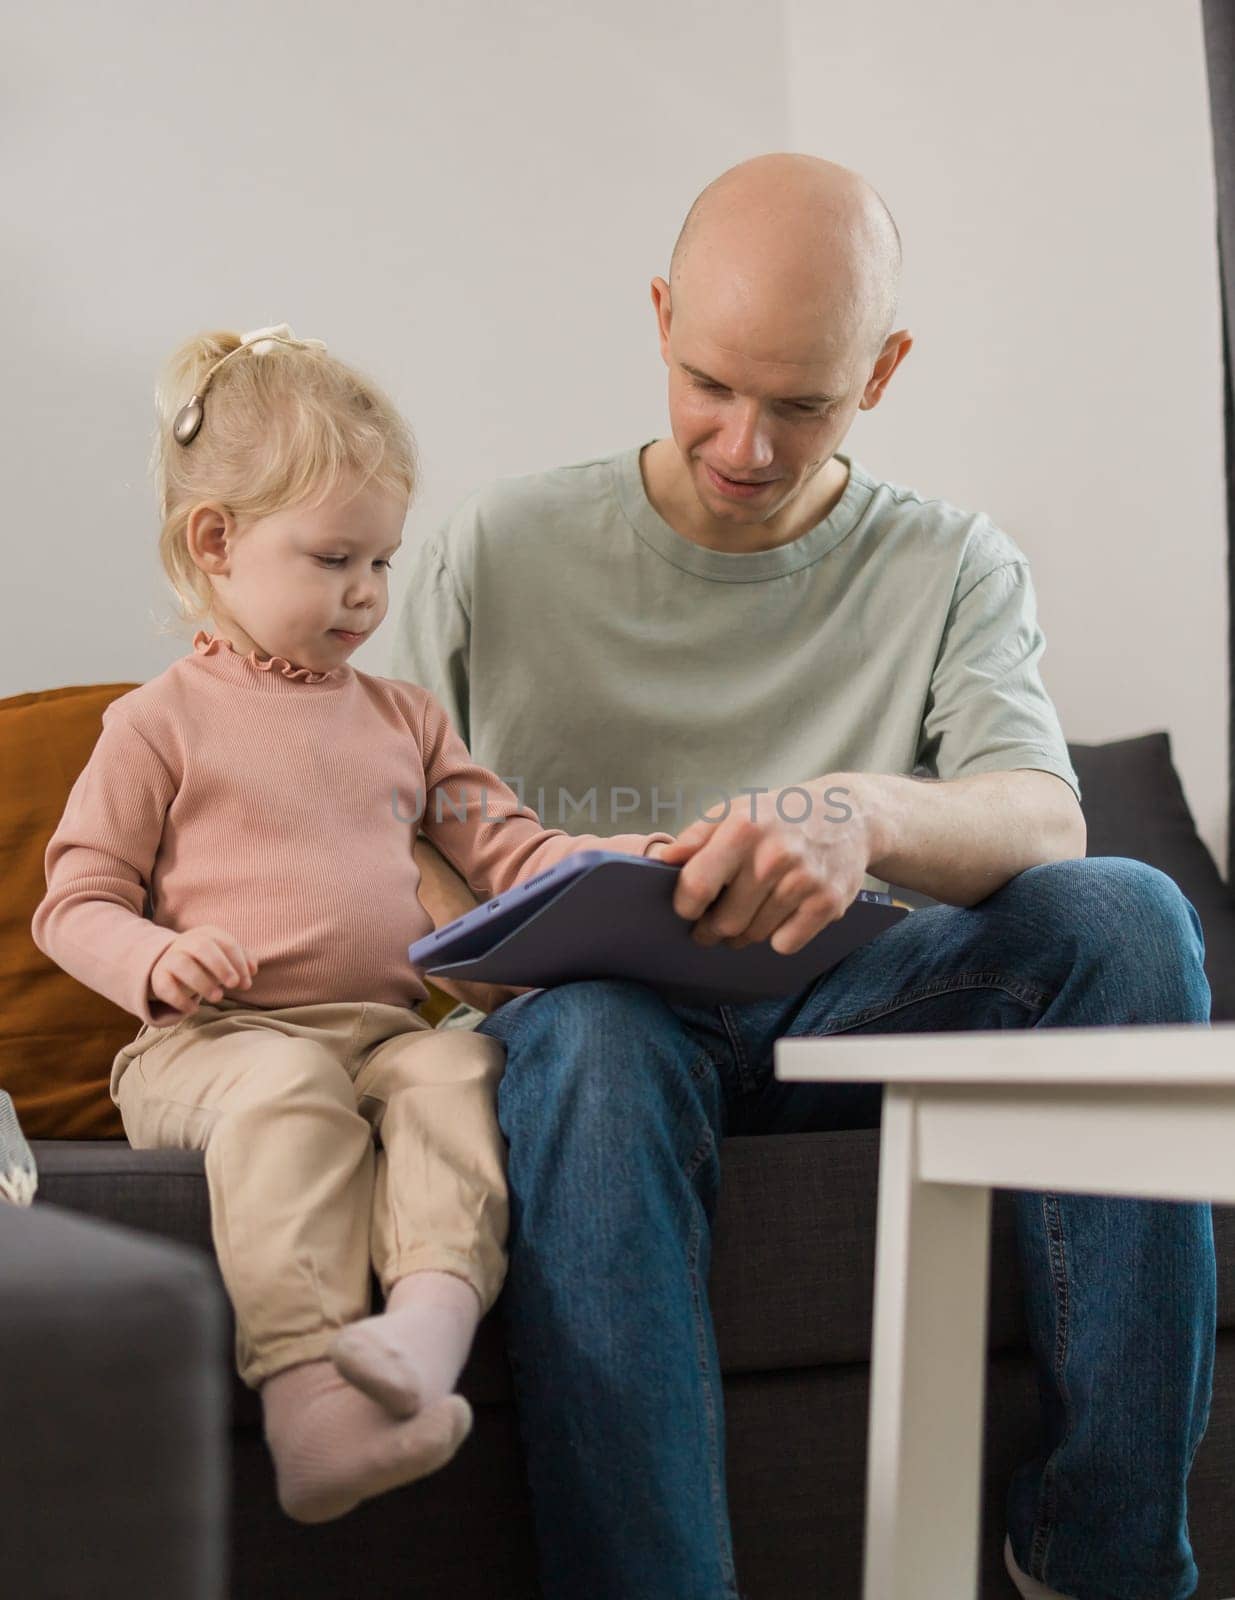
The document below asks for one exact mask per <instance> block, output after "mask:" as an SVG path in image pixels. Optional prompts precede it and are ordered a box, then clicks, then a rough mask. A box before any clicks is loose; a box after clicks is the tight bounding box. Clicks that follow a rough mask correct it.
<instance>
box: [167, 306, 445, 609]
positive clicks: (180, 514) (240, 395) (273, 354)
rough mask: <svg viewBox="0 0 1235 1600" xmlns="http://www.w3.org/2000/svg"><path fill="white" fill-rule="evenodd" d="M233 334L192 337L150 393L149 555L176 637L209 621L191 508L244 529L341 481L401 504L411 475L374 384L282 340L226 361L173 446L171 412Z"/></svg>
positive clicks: (402, 439) (408, 441)
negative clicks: (190, 536)
mask: <svg viewBox="0 0 1235 1600" xmlns="http://www.w3.org/2000/svg"><path fill="white" fill-rule="evenodd" d="M242 342H243V335H241V334H239V333H234V332H225V333H202V334H198V335H196V336H195V337H194V338H191V339H187V340H186V341H185V342H184V343H183V344H182V345H180V347H179V348H178V349H177V350H176V351H175V352H174V353H173V354H172V355H171V356H170V357H169V358H168V360H167V362H166V364H165V366H164V368H163V372H162V374H161V376H160V378H159V382H158V384H157V387H156V389H155V407H156V411H157V423H156V429H155V439H154V449H153V451H152V454H151V472H152V475H153V477H154V480H155V486H156V490H157V494H158V505H159V515H160V517H161V519H162V527H161V530H160V533H159V559H160V561H161V562H162V564H163V571H164V573H165V574H166V576H167V579H168V582H169V583H170V584H171V586H172V589H173V590H174V592H175V595H176V599H177V602H178V606H177V610H178V617H179V622H178V624H173V625H172V626H171V627H170V628H168V627H165V628H163V629H162V630H161V631H163V632H178V631H179V630H180V628H181V627H183V626H184V625H185V624H190V625H196V624H198V623H201V622H203V621H204V620H205V619H206V618H207V617H209V615H210V614H211V610H212V608H213V604H214V595H213V590H212V586H211V583H210V579H209V577H208V576H207V574H206V573H204V572H203V571H202V570H201V568H200V567H199V566H198V565H197V563H196V562H195V561H194V560H193V557H192V555H191V554H190V553H189V546H188V540H187V536H186V532H187V527H188V521H189V514H190V512H191V511H192V510H193V507H194V506H197V505H201V504H202V503H203V502H207V501H209V502H213V503H215V504H217V505H221V506H223V507H225V508H226V509H227V510H228V511H230V512H231V513H232V515H233V516H234V517H235V519H236V523H237V526H238V528H239V529H240V530H241V531H243V529H244V527H245V526H246V525H248V524H249V523H252V522H255V521H257V520H258V519H259V518H261V517H267V516H270V515H272V514H273V513H274V512H276V511H283V510H286V509H289V508H291V507H293V506H299V505H310V504H312V505H319V504H320V503H321V502H322V501H323V500H325V499H326V498H327V497H328V496H329V495H330V494H331V493H333V491H334V490H335V489H336V488H337V487H338V486H339V484H340V483H341V482H343V481H344V480H345V479H349V478H351V477H353V476H354V477H355V478H356V479H357V480H358V482H357V492H359V491H360V490H362V489H363V488H365V487H366V486H367V485H368V484H369V483H374V484H376V485H377V486H379V487H380V488H384V489H389V490H390V491H391V492H402V493H404V494H406V495H407V496H408V498H409V499H410V498H411V496H412V494H413V493H414V491H415V488H416V485H417V481H418V477H419V467H418V462H417V455H416V443H415V439H414V438H413V436H412V432H411V429H410V428H409V427H408V424H407V423H406V422H405V421H404V419H403V417H402V416H401V415H400V414H399V412H398V410H397V409H396V407H395V406H394V404H393V402H392V401H391V400H390V399H389V398H388V396H387V395H386V394H385V393H383V391H382V390H381V389H379V388H378V387H377V386H376V385H375V384H373V383H371V382H370V381H369V380H368V379H367V378H365V377H364V376H362V374H360V373H359V372H356V371H354V370H353V368H351V367H349V366H347V365H345V364H344V363H343V362H342V361H339V360H338V359H337V358H336V357H334V356H332V355H329V354H327V352H326V351H325V350H321V349H317V348H313V347H306V346H297V347H292V346H289V345H286V344H273V345H267V346H265V347H264V348H263V349H262V351H261V353H260V354H255V353H254V352H253V350H252V349H251V348H246V349H245V350H243V352H242V353H241V354H240V355H237V356H235V357H234V358H233V359H232V360H230V361H225V362H224V363H223V365H222V366H221V367H220V368H219V369H218V371H217V372H216V373H215V374H214V377H213V378H212V379H211V380H210V382H209V385H208V387H207V389H206V391H205V394H204V395H203V397H202V403H203V407H204V413H205V416H204V420H203V422H202V425H201V428H200V430H199V431H198V433H197V435H196V437H195V438H193V439H192V440H191V441H190V442H189V443H188V444H187V445H182V444H180V443H179V442H178V441H177V440H176V437H175V435H174V433H173V431H172V428H173V424H174V422H175V419H176V415H177V413H178V412H179V411H180V409H181V407H182V406H184V405H185V404H186V403H187V402H188V401H189V400H190V399H191V398H192V397H193V396H194V395H197V394H201V388H200V385H201V383H202V382H203V381H204V380H205V377H206V374H207V373H208V372H209V370H210V368H211V367H212V366H213V365H214V364H215V362H216V361H218V360H219V359H220V358H221V357H222V356H225V355H228V354H229V353H230V352H231V351H233V350H240V349H241V345H242Z"/></svg>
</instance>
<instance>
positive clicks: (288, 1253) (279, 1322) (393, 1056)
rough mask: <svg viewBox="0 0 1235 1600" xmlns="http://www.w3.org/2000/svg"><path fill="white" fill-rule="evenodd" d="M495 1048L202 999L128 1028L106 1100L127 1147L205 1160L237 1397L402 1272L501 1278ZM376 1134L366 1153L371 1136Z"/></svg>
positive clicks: (336, 1006)
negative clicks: (129, 1036)
mask: <svg viewBox="0 0 1235 1600" xmlns="http://www.w3.org/2000/svg"><path fill="white" fill-rule="evenodd" d="M504 1064H505V1049H504V1047H503V1046H502V1045H501V1044H500V1043H498V1041H497V1040H495V1039H490V1038H487V1037H485V1036H484V1035H481V1034H475V1033H472V1032H470V1031H469V1030H467V1029H448V1030H446V1031H445V1032H437V1031H435V1030H433V1029H432V1028H430V1027H429V1026H428V1024H427V1023H426V1022H425V1021H424V1020H423V1018H421V1017H418V1016H417V1015H416V1014H415V1013H414V1012H412V1011H409V1010H407V1009H406V1008H404V1007H401V1006H392V1005H380V1004H373V1003H369V1002H364V1003H362V1002H358V1001H347V1002H342V1003H336V1002H328V1003H325V1004H320V1005H303V1006H286V1007H283V1008H282V1009H274V1010H269V1011H263V1010H259V1009H255V1008H253V1007H248V1006H246V1005H244V1003H243V1002H241V1001H236V1000H231V999H228V998H224V999H222V1000H221V1001H220V1002H219V1003H218V1004H217V1005H209V1004H206V1003H204V1002H203V1003H202V1004H201V1005H200V1006H199V1008H198V1009H197V1011H195V1012H194V1013H193V1014H192V1015H191V1016H189V1017H184V1018H182V1019H181V1020H180V1021H179V1022H176V1023H173V1024H172V1025H171V1026H170V1027H166V1028H154V1027H151V1026H150V1025H149V1024H146V1025H144V1026H143V1028H142V1030H141V1032H140V1033H139V1034H138V1036H137V1038H136V1039H134V1040H133V1042H132V1043H131V1044H127V1045H125V1047H124V1049H123V1050H121V1051H120V1053H119V1054H118V1055H117V1056H116V1058H115V1060H114V1062H113V1063H112V1071H111V1097H112V1099H113V1101H114V1102H115V1103H116V1105H117V1106H118V1107H119V1108H120V1114H121V1117H122V1118H123V1121H124V1131H125V1133H126V1134H127V1135H128V1138H129V1143H130V1144H131V1145H133V1147H134V1148H135V1149H152V1148H166V1147H169V1146H170V1147H175V1148H178V1149H189V1150H204V1151H205V1153H206V1181H207V1184H208V1187H209V1191H210V1222H211V1231H212V1233H213V1236H214V1245H215V1252H216V1254H217V1256H218V1261H219V1267H220V1270H221V1272H222V1274H223V1281H224V1283H225V1284H226V1286H227V1291H228V1294H229V1295H230V1297H231V1301H232V1306H233V1309H234V1311H235V1317H236V1366H237V1370H238V1371H239V1373H240V1377H241V1379H242V1380H243V1381H244V1382H245V1383H246V1384H247V1385H248V1386H249V1388H251V1389H255V1388H257V1387H258V1386H259V1385H260V1384H261V1382H262V1381H263V1380H264V1379H266V1378H268V1377H270V1376H271V1375H272V1374H273V1373H275V1372H279V1371H281V1370H282V1369H283V1368H284V1367H290V1366H294V1365H295V1364H296V1363H297V1362H301V1361H312V1360H315V1359H318V1358H320V1357H322V1356H324V1355H325V1353H326V1349H327V1346H328V1345H329V1343H330V1341H331V1339H332V1338H333V1337H334V1335H335V1333H336V1331H337V1330H338V1329H339V1328H340V1327H342V1326H343V1325H344V1324H345V1323H348V1322H353V1321H355V1320H356V1319H357V1318H358V1317H363V1316H367V1315H368V1313H369V1310H370V1299H369V1290H370V1266H372V1270H373V1271H374V1272H375V1273H376V1274H377V1279H378V1282H379V1284H380V1285H381V1289H382V1293H383V1294H386V1293H388V1292H389V1290H390V1287H391V1285H392V1284H394V1283H396V1282H397V1281H398V1280H399V1279H400V1278H402V1277H405V1276H406V1275H407V1274H408V1273H409V1272H419V1271H424V1270H427V1269H431V1270H434V1271H439V1272H450V1273H453V1274H454V1275H455V1276H456V1277H460V1278H463V1279H465V1280H466V1281H467V1282H468V1283H470V1284H471V1285H472V1286H473V1287H474V1288H475V1290H476V1292H477V1294H478V1295H479V1297H480V1303H481V1308H482V1312H484V1311H488V1310H489V1308H490V1307H491V1306H492V1304H493V1302H494V1301H495V1300H496V1298H497V1295H498V1291H499V1290H500V1289H501V1286H502V1281H503V1279H504V1277H505V1273H506V1255H505V1248H506V1235H507V1225H508V1205H507V1190H506V1160H505V1158H506V1144H505V1140H504V1139H503V1137H502V1132H501V1129H500V1128H499V1126H498V1122H497V1110H496V1096H497V1084H498V1080H499V1078H500V1077H501V1073H502V1068H503V1066H504ZM379 1141H380V1142H379Z"/></svg>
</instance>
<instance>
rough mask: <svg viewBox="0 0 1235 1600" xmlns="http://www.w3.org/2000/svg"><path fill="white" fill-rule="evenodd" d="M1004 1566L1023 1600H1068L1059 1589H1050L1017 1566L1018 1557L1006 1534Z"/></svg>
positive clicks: (1004, 1540)
mask: <svg viewBox="0 0 1235 1600" xmlns="http://www.w3.org/2000/svg"><path fill="white" fill-rule="evenodd" d="M1003 1564H1004V1566H1005V1567H1007V1569H1008V1576H1009V1578H1011V1579H1012V1582H1013V1583H1014V1584H1015V1585H1016V1588H1017V1592H1018V1594H1020V1596H1021V1600H1068V1596H1067V1595H1063V1594H1060V1592H1059V1590H1058V1589H1048V1588H1047V1587H1046V1585H1045V1584H1044V1583H1039V1582H1038V1580H1037V1579H1036V1578H1031V1577H1030V1576H1029V1574H1028V1573H1027V1572H1022V1571H1021V1569H1020V1568H1019V1567H1018V1566H1017V1564H1016V1557H1015V1556H1014V1555H1013V1554H1012V1541H1011V1539H1009V1538H1008V1536H1007V1534H1004V1538H1003Z"/></svg>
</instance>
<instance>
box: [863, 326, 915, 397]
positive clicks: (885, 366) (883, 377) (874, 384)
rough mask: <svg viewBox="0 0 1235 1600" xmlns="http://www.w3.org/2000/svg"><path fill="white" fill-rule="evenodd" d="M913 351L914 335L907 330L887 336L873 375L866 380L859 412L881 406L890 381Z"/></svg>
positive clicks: (900, 330) (902, 329) (903, 329)
mask: <svg viewBox="0 0 1235 1600" xmlns="http://www.w3.org/2000/svg"><path fill="white" fill-rule="evenodd" d="M912 349H913V335H912V334H911V333H910V332H909V330H908V329H907V328H901V329H899V330H898V331H897V332H896V333H890V334H889V335H888V336H887V338H886V339H885V340H884V341H883V349H882V350H881V351H880V352H879V356H878V358H877V360H876V362H875V365H874V368H873V370H872V372H871V375H870V377H869V378H868V379H867V380H866V388H865V389H863V391H862V398H861V400H859V401H858V410H859V411H869V410H871V408H872V407H873V406H877V405H878V404H879V401H880V399H881V398H882V396H883V391H884V390H885V389H886V388H887V386H888V381H889V379H890V378H891V376H892V374H893V373H894V372H895V371H896V369H897V367H899V366H900V364H901V362H902V361H903V360H904V359H905V357H906V356H907V355H908V354H909V352H910V350H912Z"/></svg>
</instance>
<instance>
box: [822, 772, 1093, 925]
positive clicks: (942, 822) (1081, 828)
mask: <svg viewBox="0 0 1235 1600" xmlns="http://www.w3.org/2000/svg"><path fill="white" fill-rule="evenodd" d="M826 787H827V790H828V792H830V793H832V794H833V796H834V798H833V801H832V813H833V814H835V813H836V812H837V811H838V810H839V808H840V806H841V805H842V804H843V805H845V806H849V807H852V809H853V811H854V817H853V818H852V819H851V820H850V821H846V822H838V823H837V824H836V826H837V827H848V826H853V825H857V826H864V827H866V828H867V829H868V830H869V833H870V840H871V842H870V847H869V848H870V860H869V865H868V866H867V871H868V872H869V873H870V875H871V877H873V878H879V879H882V880H883V881H884V882H886V883H894V884H899V885H903V887H905V888H906V889H917V890H919V891H920V892H921V893H923V894H928V895H930V896H931V898H932V899H935V900H940V901H943V902H944V903H945V904H947V905H957V906H968V905H975V904H976V903H977V902H978V901H979V900H983V899H985V898H986V896H987V895H988V894H993V893H994V892H995V890H996V889H999V888H1001V887H1002V886H1003V885H1004V884H1005V883H1006V882H1007V881H1008V879H1009V878H1013V877H1015V876H1016V874H1017V873H1018V872H1024V871H1025V869H1026V868H1027V867H1033V866H1037V865H1039V864H1040V863H1042V862H1045V861H1066V860H1070V859H1072V858H1073V857H1076V856H1083V855H1084V854H1085V841H1086V831H1085V819H1084V817H1083V816H1082V814H1081V808H1080V806H1079V804H1078V803H1077V799H1076V796H1075V794H1073V792H1072V790H1071V789H1070V788H1069V786H1068V785H1067V784H1066V783H1065V782H1064V781H1063V779H1062V778H1057V777H1056V776H1055V774H1054V773H1051V772H1040V771H1037V770H1030V769H1021V770H1017V771H1012V772H983V773H979V774H977V775H976V776H974V777H971V778H948V779H942V780H941V779H929V778H905V777H900V776H898V775H895V774H892V773H880V772H852V773H844V774H842V775H841V776H839V777H837V776H836V775H831V776H830V777H829V778H828V780H827V785H826ZM838 788H842V789H848V790H849V791H850V793H849V794H848V795H847V796H843V797H837V795H836V791H837V789H838Z"/></svg>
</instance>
